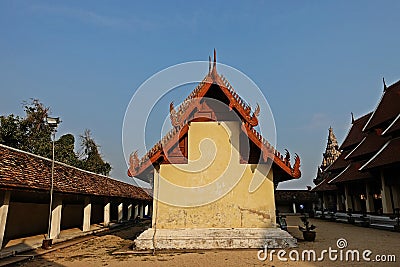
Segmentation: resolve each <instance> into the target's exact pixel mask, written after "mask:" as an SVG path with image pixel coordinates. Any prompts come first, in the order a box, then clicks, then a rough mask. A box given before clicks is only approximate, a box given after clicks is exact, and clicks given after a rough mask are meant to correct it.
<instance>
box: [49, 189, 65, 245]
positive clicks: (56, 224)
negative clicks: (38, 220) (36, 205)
mask: <svg viewBox="0 0 400 267" xmlns="http://www.w3.org/2000/svg"><path fill="white" fill-rule="evenodd" d="M61 212H62V198H61V197H60V196H55V197H54V200H53V207H52V209H51V229H50V239H55V238H58V236H59V235H60V231H61Z"/></svg>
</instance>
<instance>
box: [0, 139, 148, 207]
mask: <svg viewBox="0 0 400 267" xmlns="http://www.w3.org/2000/svg"><path fill="white" fill-rule="evenodd" d="M51 163H52V161H51V160H50V159H47V158H43V157H40V156H37V155H33V154H31V153H27V152H24V151H21V150H18V149H14V148H11V147H7V146H4V145H0V187H2V188H15V189H22V190H23V189H26V190H44V191H48V190H50V180H51ZM54 192H61V193H75V194H89V195H98V196H110V197H124V198H133V199H138V200H151V197H150V196H149V195H148V194H147V193H146V192H145V191H144V190H143V189H142V188H140V187H137V186H134V185H130V184H127V183H124V182H121V181H117V180H114V179H112V178H109V177H107V176H103V175H99V174H95V173H92V172H88V171H84V170H81V169H78V168H75V167H72V166H69V165H66V164H64V163H60V162H55V165H54Z"/></svg>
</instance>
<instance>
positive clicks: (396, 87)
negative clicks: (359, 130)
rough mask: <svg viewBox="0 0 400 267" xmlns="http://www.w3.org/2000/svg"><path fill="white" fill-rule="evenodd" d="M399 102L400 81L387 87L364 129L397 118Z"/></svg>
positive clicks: (399, 110)
mask: <svg viewBox="0 0 400 267" xmlns="http://www.w3.org/2000/svg"><path fill="white" fill-rule="evenodd" d="M399 103H400V81H398V82H396V83H394V84H392V85H391V86H389V87H388V88H386V90H385V91H384V93H383V95H382V98H381V100H380V102H379V104H378V106H377V107H376V109H375V111H374V113H373V114H372V116H371V118H370V119H369V120H368V122H367V123H366V125H365V126H364V128H363V131H367V130H370V129H372V128H374V127H376V126H379V125H380V124H382V123H384V122H387V121H389V120H393V119H394V118H396V117H397V116H398V115H399V113H400V104H399Z"/></svg>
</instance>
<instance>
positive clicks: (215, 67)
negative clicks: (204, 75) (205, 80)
mask: <svg viewBox="0 0 400 267" xmlns="http://www.w3.org/2000/svg"><path fill="white" fill-rule="evenodd" d="M211 74H212V77H213V78H214V79H215V77H216V76H217V50H215V48H214V61H213V66H212V71H211Z"/></svg>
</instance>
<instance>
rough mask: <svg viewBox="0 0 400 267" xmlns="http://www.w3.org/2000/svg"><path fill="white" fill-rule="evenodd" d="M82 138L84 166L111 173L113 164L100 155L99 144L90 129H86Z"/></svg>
mask: <svg viewBox="0 0 400 267" xmlns="http://www.w3.org/2000/svg"><path fill="white" fill-rule="evenodd" d="M80 138H81V149H82V152H81V160H82V168H83V169H85V170H88V171H91V172H95V173H100V174H103V175H109V174H110V171H111V169H112V168H111V165H110V164H109V163H108V162H105V161H104V160H103V158H102V156H101V155H100V152H99V146H98V145H97V144H96V142H95V141H94V139H93V138H92V136H91V133H90V130H87V129H86V130H85V132H84V133H83V135H81V136H80Z"/></svg>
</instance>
